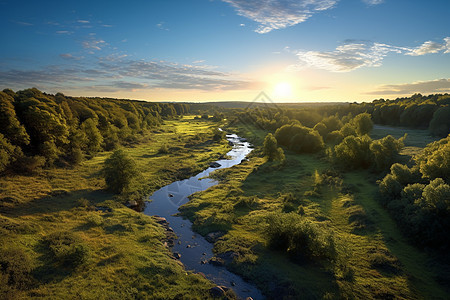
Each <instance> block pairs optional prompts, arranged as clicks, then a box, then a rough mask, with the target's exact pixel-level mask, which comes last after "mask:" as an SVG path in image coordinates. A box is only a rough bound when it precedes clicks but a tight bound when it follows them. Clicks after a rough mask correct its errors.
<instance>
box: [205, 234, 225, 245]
mask: <svg viewBox="0 0 450 300" xmlns="http://www.w3.org/2000/svg"><path fill="white" fill-rule="evenodd" d="M224 234H225V232H223V231H215V232H210V233H208V234H207V235H206V236H205V239H206V240H207V241H208V242H210V243H215V242H216V241H217V240H218V239H219V238H220V237H221V236H223V235H224Z"/></svg>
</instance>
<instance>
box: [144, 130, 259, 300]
mask: <svg viewBox="0 0 450 300" xmlns="http://www.w3.org/2000/svg"><path fill="white" fill-rule="evenodd" d="M227 139H228V141H230V142H232V143H233V144H234V146H233V149H232V150H231V151H230V152H228V153H227V155H228V156H229V158H230V159H221V160H218V161H217V163H219V164H220V165H221V166H220V167H218V168H211V167H210V168H208V169H206V170H205V171H203V172H201V173H199V174H197V175H196V176H193V177H191V178H189V179H185V180H180V181H176V182H173V183H171V184H169V185H166V186H164V187H162V188H161V189H159V190H157V191H156V192H154V193H153V195H151V196H150V200H152V202H149V203H147V205H146V207H145V209H144V214H146V215H150V216H153V215H158V216H161V217H164V218H166V219H167V221H168V222H169V223H170V227H172V229H173V230H174V232H175V234H176V235H177V237H178V239H177V240H175V246H174V248H173V251H174V252H178V253H180V254H181V259H180V261H181V262H182V263H183V264H184V265H185V267H186V269H187V270H193V271H195V272H202V273H203V274H205V276H206V278H208V279H209V280H212V281H213V282H215V283H216V284H217V285H224V286H226V287H229V288H232V289H233V290H234V291H235V293H236V294H237V295H238V296H239V297H241V298H244V299H245V298H246V297H252V298H253V299H255V300H256V299H264V297H263V296H262V295H261V292H260V291H259V290H258V289H257V288H256V287H254V286H253V285H251V284H250V283H248V282H245V281H244V280H243V279H242V278H241V277H239V276H238V275H236V274H234V273H231V272H229V271H228V270H227V269H226V268H225V267H220V266H214V265H211V264H208V263H206V264H202V263H201V261H205V260H206V261H208V260H209V259H210V258H211V257H213V256H214V255H213V252H212V248H213V244H211V243H209V242H208V241H206V240H205V239H204V238H203V237H202V236H201V235H199V234H197V233H195V232H194V231H192V229H191V226H192V223H191V222H190V221H189V220H185V219H183V218H181V217H177V216H173V215H174V214H176V213H177V212H178V207H180V206H181V205H183V204H185V203H186V202H188V201H189V199H188V197H189V196H190V195H192V194H193V193H195V192H199V191H204V190H206V189H207V188H209V187H211V186H214V185H216V184H218V182H217V181H216V180H213V179H211V178H207V177H208V176H209V174H210V173H211V172H212V171H214V170H217V169H224V168H229V167H232V166H234V165H237V164H239V163H240V162H241V161H242V160H243V159H244V158H245V157H246V156H247V155H248V154H249V153H250V152H251V151H252V148H251V145H250V143H248V142H246V141H241V139H240V138H239V137H238V136H237V135H235V134H228V135H227ZM232 283H233V285H234V286H232Z"/></svg>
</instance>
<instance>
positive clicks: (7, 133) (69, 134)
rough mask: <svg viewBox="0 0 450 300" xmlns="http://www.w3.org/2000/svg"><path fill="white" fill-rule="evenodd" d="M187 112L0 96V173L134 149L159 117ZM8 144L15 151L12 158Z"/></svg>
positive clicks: (32, 94)
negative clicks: (131, 146) (0, 138)
mask: <svg viewBox="0 0 450 300" xmlns="http://www.w3.org/2000/svg"><path fill="white" fill-rule="evenodd" d="M189 110H190V107H189V105H187V104H178V103H176V104H170V103H165V104H158V103H150V102H138V101H131V100H118V99H104V98H103V99H100V98H73V97H68V96H65V95H63V94H61V93H58V94H56V95H50V94H46V93H43V92H41V91H39V90H38V89H35V88H32V89H27V90H23V91H19V92H17V93H14V92H13V91H12V90H4V91H3V92H0V134H2V135H3V137H4V138H5V139H6V140H7V141H8V142H7V143H5V142H3V141H2V142H1V144H2V146H1V148H2V150H0V171H1V170H6V169H10V170H14V171H24V172H29V171H28V170H27V169H30V171H31V172H32V170H35V169H37V168H36V167H33V166H32V165H33V163H32V162H40V158H41V157H44V158H45V159H46V163H45V165H46V166H47V167H53V166H54V165H55V163H57V165H58V166H67V165H68V164H71V165H76V164H79V163H80V162H81V161H82V160H83V159H84V157H85V154H87V157H89V158H92V157H93V156H94V155H95V154H96V153H98V152H101V151H103V150H107V151H110V150H114V149H117V148H118V147H119V146H120V145H127V144H135V143H137V142H139V141H141V140H142V136H143V134H144V133H145V132H148V131H147V129H150V128H154V127H157V126H159V125H160V124H161V122H162V117H167V118H172V117H174V116H176V115H177V114H184V113H186V112H188V111H189ZM218 117H219V115H218ZM8 145H12V146H14V147H17V148H14V149H15V150H14V152H15V153H16V154H15V155H14V156H12V155H11V153H10V152H11V151H12V150H11V149H13V148H12V146H8ZM19 158H20V160H19ZM22 158H23V159H22ZM38 158H39V159H38ZM16 161H17V163H15V162H16ZM30 163H31V167H27V164H30ZM38 165H39V166H40V165H41V164H38Z"/></svg>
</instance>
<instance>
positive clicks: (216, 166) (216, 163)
mask: <svg viewBox="0 0 450 300" xmlns="http://www.w3.org/2000/svg"><path fill="white" fill-rule="evenodd" d="M209 166H210V167H211V168H218V167H220V166H222V165H221V164H219V163H218V162H216V161H214V162H212V163H209Z"/></svg>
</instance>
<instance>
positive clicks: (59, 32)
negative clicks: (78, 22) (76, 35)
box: [56, 30, 73, 35]
mask: <svg viewBox="0 0 450 300" xmlns="http://www.w3.org/2000/svg"><path fill="white" fill-rule="evenodd" d="M72 33H73V31H68V30H58V31H56V34H64V35H71V34H72Z"/></svg>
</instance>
